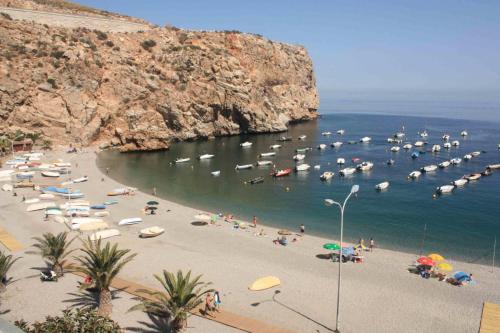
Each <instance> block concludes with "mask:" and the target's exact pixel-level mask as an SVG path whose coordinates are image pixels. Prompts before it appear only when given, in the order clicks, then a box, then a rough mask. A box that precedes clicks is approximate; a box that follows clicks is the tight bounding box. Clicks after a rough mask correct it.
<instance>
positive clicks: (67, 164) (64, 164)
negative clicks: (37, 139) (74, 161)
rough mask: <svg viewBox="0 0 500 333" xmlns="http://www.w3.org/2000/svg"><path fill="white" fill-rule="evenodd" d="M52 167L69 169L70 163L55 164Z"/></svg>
mask: <svg viewBox="0 0 500 333" xmlns="http://www.w3.org/2000/svg"><path fill="white" fill-rule="evenodd" d="M53 165H54V166H55V167H58V168H71V163H69V162H55V163H53Z"/></svg>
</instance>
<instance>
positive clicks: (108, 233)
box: [90, 229, 120, 241]
mask: <svg viewBox="0 0 500 333" xmlns="http://www.w3.org/2000/svg"><path fill="white" fill-rule="evenodd" d="M115 236H120V231H119V230H117V229H109V230H103V231H98V232H95V233H93V234H92V235H90V240H91V241H96V240H99V239H105V238H110V237H115Z"/></svg>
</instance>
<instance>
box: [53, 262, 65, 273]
mask: <svg viewBox="0 0 500 333" xmlns="http://www.w3.org/2000/svg"><path fill="white" fill-rule="evenodd" d="M53 270H54V272H55V273H56V274H57V276H63V275H64V270H63V267H62V265H61V264H60V263H57V264H55V265H54V267H53Z"/></svg>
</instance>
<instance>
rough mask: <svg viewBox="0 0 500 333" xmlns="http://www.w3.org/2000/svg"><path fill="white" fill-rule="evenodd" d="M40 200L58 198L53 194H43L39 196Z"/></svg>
mask: <svg viewBox="0 0 500 333" xmlns="http://www.w3.org/2000/svg"><path fill="white" fill-rule="evenodd" d="M38 197H39V198H40V199H42V200H52V199H54V198H55V197H56V196H55V195H53V194H51V193H42V194H40V195H39V196H38Z"/></svg>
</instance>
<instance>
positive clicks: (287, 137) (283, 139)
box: [278, 136, 292, 142]
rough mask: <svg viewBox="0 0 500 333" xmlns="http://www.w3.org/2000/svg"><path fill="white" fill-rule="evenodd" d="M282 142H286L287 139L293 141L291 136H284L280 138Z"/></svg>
mask: <svg viewBox="0 0 500 333" xmlns="http://www.w3.org/2000/svg"><path fill="white" fill-rule="evenodd" d="M278 141H280V142H286V141H292V137H291V136H282V137H281V138H279V139H278Z"/></svg>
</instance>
